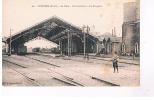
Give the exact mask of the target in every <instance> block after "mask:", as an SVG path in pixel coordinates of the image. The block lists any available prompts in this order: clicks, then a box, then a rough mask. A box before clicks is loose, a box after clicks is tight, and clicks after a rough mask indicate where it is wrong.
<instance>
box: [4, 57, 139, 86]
mask: <svg viewBox="0 0 154 100" xmlns="http://www.w3.org/2000/svg"><path fill="white" fill-rule="evenodd" d="M44 55H45V56H43V55H27V56H17V55H12V56H9V57H8V56H3V60H9V61H12V62H16V63H17V64H20V65H23V66H26V67H27V68H21V67H19V66H18V67H17V66H16V65H13V64H10V63H8V62H5V61H3V85H4V86H35V85H36V84H34V83H32V82H30V81H28V80H27V79H26V78H25V77H23V76H22V75H20V74H18V73H17V72H15V71H14V70H12V69H10V68H13V69H16V70H17V71H19V72H21V73H24V75H27V76H29V77H30V78H33V79H35V80H36V81H37V82H38V83H39V84H40V85H41V86H69V84H65V83H62V82H60V81H57V80H55V79H54V78H53V76H56V77H61V78H62V76H61V75H59V74H57V73H61V74H62V75H64V76H68V77H70V78H73V80H74V81H76V82H79V83H81V84H82V85H84V86H108V85H107V84H104V83H102V82H100V81H96V80H93V79H91V77H97V78H99V79H102V80H105V81H108V82H111V83H115V84H119V85H120V86H139V85H140V67H139V60H130V59H128V60H127V59H119V62H120V63H119V66H120V67H119V73H113V68H112V62H111V60H110V59H111V58H102V57H90V59H89V60H87V59H85V58H84V57H83V56H72V57H56V55H53V54H50V55H49V54H48V55H46V54H44ZM31 58H33V59H38V60H41V61H44V62H48V63H51V64H54V65H58V66H60V67H55V66H51V65H49V64H45V63H42V62H38V61H36V60H33V59H31ZM125 62H126V63H125ZM127 62H129V63H127Z"/></svg>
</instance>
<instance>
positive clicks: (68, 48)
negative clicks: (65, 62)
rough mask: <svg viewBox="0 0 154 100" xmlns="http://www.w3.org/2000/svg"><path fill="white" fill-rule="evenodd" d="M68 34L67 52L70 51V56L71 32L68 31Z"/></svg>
mask: <svg viewBox="0 0 154 100" xmlns="http://www.w3.org/2000/svg"><path fill="white" fill-rule="evenodd" d="M67 36H68V40H67V42H68V44H67V45H68V46H67V50H68V51H67V52H68V56H70V34H69V32H68V34H67Z"/></svg>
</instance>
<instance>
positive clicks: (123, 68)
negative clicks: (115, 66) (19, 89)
mask: <svg viewBox="0 0 154 100" xmlns="http://www.w3.org/2000/svg"><path fill="white" fill-rule="evenodd" d="M38 55H40V56H44V57H48V58H53V59H64V60H67V59H65V58H62V57H60V58H56V57H53V56H50V55H42V54H40V53H39V54H38ZM26 57H27V56H26ZM28 58H30V57H28ZM31 59H33V58H31ZM95 59H97V58H95ZM34 60H38V59H34ZM69 60H72V61H78V62H85V61H83V60H82V61H81V60H75V59H69ZM98 60H100V59H98ZM38 61H39V60H38ZM40 61H41V60H40ZM105 61H107V62H110V61H109V60H105ZM41 62H44V61H41ZM86 63H92V64H93V63H94V62H90V61H87V62H86ZM50 64H51V63H50ZM95 64H102V63H95ZM51 65H52V64H51ZM53 65H54V64H53ZM105 65H110V66H112V63H110V64H109V63H106V64H105ZM56 66H57V65H56ZM57 67H60V66H57ZM119 69H122V70H131V71H136V70H132V69H128V68H126V67H125V66H121V65H119Z"/></svg>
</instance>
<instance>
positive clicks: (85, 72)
mask: <svg viewBox="0 0 154 100" xmlns="http://www.w3.org/2000/svg"><path fill="white" fill-rule="evenodd" d="M2 18H3V20H2V21H3V32H2V37H3V38H2V45H3V46H2V85H3V86H41V87H42V86H50V87H55V86H56V87H57V86H58V87H61V86H79V87H112V86H116V87H124V86H128V87H138V86H140V0H3V16H2Z"/></svg>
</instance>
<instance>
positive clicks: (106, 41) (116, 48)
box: [98, 33, 122, 54]
mask: <svg viewBox="0 0 154 100" xmlns="http://www.w3.org/2000/svg"><path fill="white" fill-rule="evenodd" d="M98 39H99V41H100V42H101V44H102V46H101V47H99V51H100V53H103V54H114V53H115V52H117V53H118V54H120V53H121V42H122V38H121V37H117V36H115V35H113V34H112V35H111V34H110V33H105V34H104V35H101V36H98Z"/></svg>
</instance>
